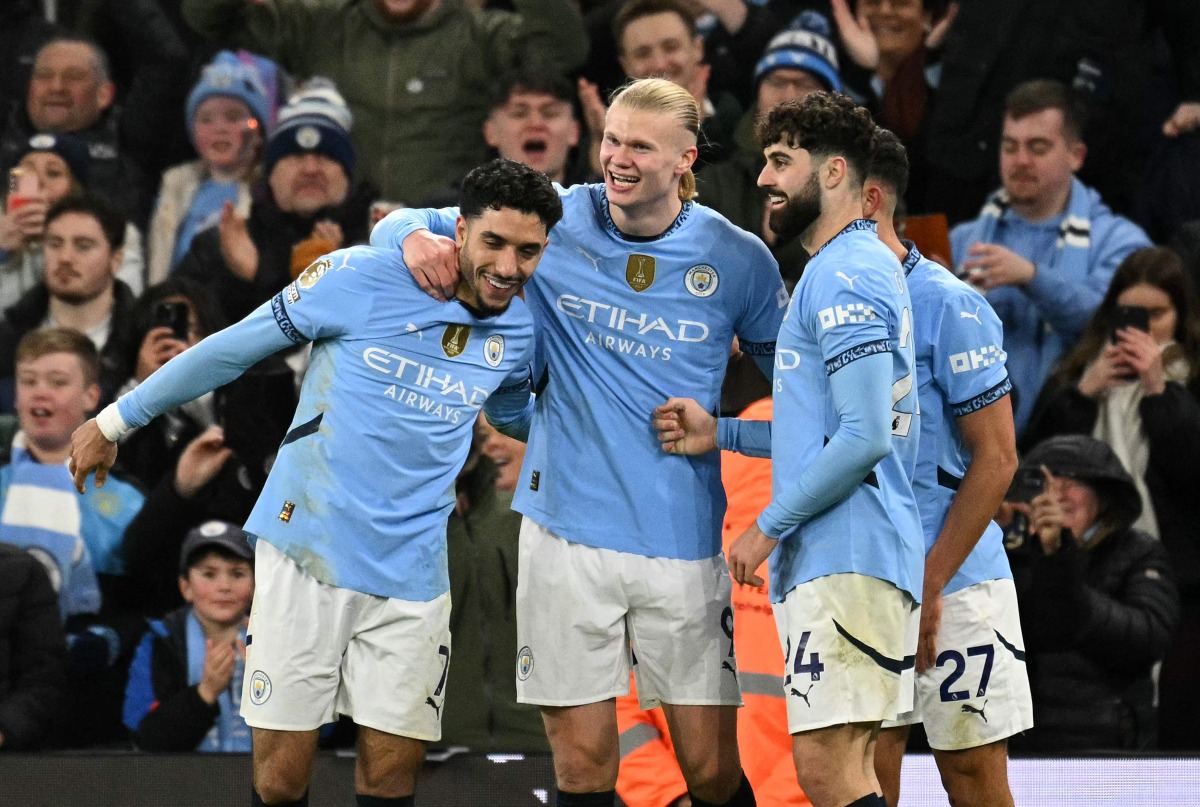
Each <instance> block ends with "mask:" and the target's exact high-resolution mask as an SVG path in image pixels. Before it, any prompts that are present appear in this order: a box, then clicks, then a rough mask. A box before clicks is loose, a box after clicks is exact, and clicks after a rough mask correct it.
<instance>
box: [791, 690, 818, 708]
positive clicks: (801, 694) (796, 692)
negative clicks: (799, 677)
mask: <svg viewBox="0 0 1200 807" xmlns="http://www.w3.org/2000/svg"><path fill="white" fill-rule="evenodd" d="M815 686H816V684H809V685H808V689H806V690H804V691H803V692H801V691H800V690H798V689H796V688H795V687H791V688H790V689H791V694H792V695H795V696H796V697H797V698H803V699H804V705H805V706H807V707H808V708H809V709H811V708H812V704H811V703H809V702H808V693H810V692H812V688H813V687H815Z"/></svg>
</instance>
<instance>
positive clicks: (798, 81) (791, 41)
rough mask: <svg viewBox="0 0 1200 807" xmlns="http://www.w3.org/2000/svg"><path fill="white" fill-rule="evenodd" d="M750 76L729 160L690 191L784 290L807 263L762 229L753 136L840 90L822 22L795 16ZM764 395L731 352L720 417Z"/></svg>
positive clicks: (809, 15)
mask: <svg viewBox="0 0 1200 807" xmlns="http://www.w3.org/2000/svg"><path fill="white" fill-rule="evenodd" d="M754 77H755V81H756V82H757V88H756V91H757V96H756V102H755V105H754V106H753V107H751V108H750V110H749V111H747V112H746V114H745V115H743V116H742V119H741V121H740V122H739V123H738V127H737V130H736V131H735V133H734V143H733V152H732V154H731V155H730V158H729V159H728V160H726V161H725V162H723V163H718V164H717V165H711V166H709V167H707V168H706V169H704V170H703V171H701V172H700V173H698V174H697V175H696V190H697V192H698V194H699V195H698V199H699V201H700V203H701V204H704V205H707V206H708V207H711V208H713V209H714V210H716V211H717V212H718V213H720V214H721V215H723V216H725V218H727V219H729V220H730V221H731V222H733V223H734V224H736V225H737V226H739V227H741V228H742V229H743V230H747V231H749V232H752V233H754V234H755V235H757V236H758V237H759V238H761V239H762V240H763V242H764V243H765V244H766V245H767V246H768V247H769V248H770V249H771V254H772V255H774V256H775V260H776V261H778V263H779V272H780V274H781V275H783V280H784V282H785V283H786V284H787V285H788V287H789V288H791V287H792V286H794V285H795V284H796V281H797V280H799V279H800V275H801V273H802V272H803V271H804V266H805V264H807V263H808V253H807V252H805V251H804V246H803V245H802V244H801V243H800V239H799V238H798V237H794V236H787V237H780V236H778V235H776V234H775V233H774V231H772V230H771V228H770V227H769V226H767V218H768V214H769V207H770V202H769V200H768V197H767V192H766V190H765V189H763V188H760V187H759V186H758V175H759V173H761V172H762V169H763V166H764V165H766V163H767V161H766V158H765V157H764V156H763V150H762V149H761V148H759V145H758V141H757V140H756V139H755V137H754V124H755V121H757V120H758V116H759V115H760V114H761V113H763V112H766V111H767V110H768V109H770V108H771V107H773V106H775V105H776V104H781V103H783V102H784V101H792V100H795V101H800V100H803V99H804V98H805V97H807V96H808V94H809V93H813V92H820V91H822V90H825V91H830V90H832V91H840V90H841V88H842V82H841V78H840V77H839V75H838V61H837V52H836V49H835V48H834V45H833V42H832V41H831V40H830V26H829V20H827V19H826V18H825V17H823V16H821V15H820V14H818V13H817V12H815V11H805V12H803V13H801V14H800V15H799V16H798V17H796V20H795V22H794V23H793V27H791V28H789V29H787V30H786V31H783V32H781V33H780V34H779V35H778V36H776V37H775V38H774V39H772V40H771V43H770V45H769V46H768V48H767V50H766V52H764V53H763V54H762V58H760V59H759V60H758V63H757V65H756V66H755V70H754ZM770 392H771V389H770V381H769V380H768V379H766V378H764V377H763V374H762V373H760V372H759V370H758V367H757V366H755V364H754V362H753V361H751V360H750V357H749V356H746V355H744V354H743V353H742V352H741V351H740V350H736V349H735V350H734V351H733V352H732V353H731V355H730V360H729V363H728V365H727V367H726V370H725V381H724V383H723V384H722V387H721V413H722V414H724V415H729V416H736V415H737V413H738V412H740V411H742V409H744V408H745V407H746V406H748V405H749V404H750V403H752V402H754V401H756V400H758V399H759V398H762V397H763V396H765V395H769V394H770Z"/></svg>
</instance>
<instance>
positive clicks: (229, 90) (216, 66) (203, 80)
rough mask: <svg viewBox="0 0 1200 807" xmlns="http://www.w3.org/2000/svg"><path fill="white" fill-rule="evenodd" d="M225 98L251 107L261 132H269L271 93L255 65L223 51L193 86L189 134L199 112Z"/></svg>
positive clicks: (189, 113) (189, 102) (190, 96)
mask: <svg viewBox="0 0 1200 807" xmlns="http://www.w3.org/2000/svg"><path fill="white" fill-rule="evenodd" d="M218 95H223V96H228V97H229V98H236V99H238V100H239V101H241V102H242V103H244V104H245V105H246V106H247V107H249V108H250V114H251V115H253V116H254V118H255V119H256V120H257V121H258V128H259V131H261V132H265V131H267V124H268V123H270V120H271V102H270V101H269V100H268V98H267V95H268V93H267V90H266V87H265V85H264V84H263V80H262V76H261V75H259V72H258V70H257V69H255V67H254V65H252V64H247V63H246V62H243V61H242V60H241V59H239V58H238V56H237V54H235V53H232V52H230V51H227V50H223V51H221V52H220V53H218V54H217V55H216V56H214V57H213V60H212V61H211V62H209V63H208V64H207V65H205V66H204V70H202V71H201V73H200V80H199V81H198V82H196V86H195V87H192V91H191V93H190V94H189V95H188V99H187V125H188V132H189V135H190V133H191V130H192V121H193V120H195V118H196V110H197V109H199V107H200V104H202V103H204V101H205V100H207V99H209V98H212V97H214V96H218Z"/></svg>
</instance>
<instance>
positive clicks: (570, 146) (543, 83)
mask: <svg viewBox="0 0 1200 807" xmlns="http://www.w3.org/2000/svg"><path fill="white" fill-rule="evenodd" d="M574 101H575V91H574V89H573V88H572V86H571V83H570V82H569V81H567V80H566V79H565V78H563V77H562V76H559V75H556V74H554V73H547V72H545V71H540V70H515V71H512V72H509V73H507V74H505V75H504V76H502V77H501V78H500V81H499V82H498V83H497V85H496V88H495V89H494V91H493V94H492V107H491V110H490V111H489V112H488V116H487V120H485V121H484V122H483V137H484V140H486V141H487V144H488V146H489V147H490V148H491V149H492V150H493V151H494V152H495V154H493V155H491V156H493V157H496V156H498V157H504V158H505V159H508V160H516V161H517V162H519V163H523V164H525V165H528V166H529V167H530V168H536V169H537V170H538V171H541V172H542V173H543V174H545V175H546V176H548V177H550V179H551V180H553V181H554V182H557V183H559V184H560V185H565V186H570V185H576V184H578V183H580V182H585V181H587V180H588V179H589V177H588V175H587V168H586V165H585V164H584V161H582V160H579V159H576V157H577V155H576V154H575V147H576V146H578V145H579V132H580V126H579V118H578V117H577V116H576V114H575V104H574ZM461 184H462V178H461V177H460V178H459V180H458V181H456V182H455V183H453V185H450V186H447V187H445V188H443V189H441V190H440V191H438V192H437V193H435V194H433V195H432V196H430V197H429V198H428V199H426V200H425V201H424V202H423V203H422V205H421V206H422V207H454V206H456V205H457V204H458V188H459V186H460V185H461Z"/></svg>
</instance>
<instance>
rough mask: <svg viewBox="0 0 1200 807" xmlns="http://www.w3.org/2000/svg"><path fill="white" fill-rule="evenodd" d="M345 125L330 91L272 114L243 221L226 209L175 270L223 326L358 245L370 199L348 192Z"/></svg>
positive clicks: (314, 90) (321, 86) (320, 89)
mask: <svg viewBox="0 0 1200 807" xmlns="http://www.w3.org/2000/svg"><path fill="white" fill-rule="evenodd" d="M352 123H353V117H352V116H351V114H350V110H349V109H348V108H347V107H346V104H345V101H344V100H343V99H342V96H341V95H340V94H339V93H338V91H337V89H336V88H334V87H333V85H332V84H330V83H329V82H328V81H324V80H315V79H314V80H313V81H311V82H309V84H308V85H306V86H305V87H304V88H302V89H300V90H299V91H298V92H297V93H296V94H294V95H293V96H292V97H291V98H290V99H288V102H287V104H286V105H284V106H283V107H281V108H280V110H279V120H278V123H277V125H276V127H275V131H274V132H272V134H271V138H270V140H268V141H267V153H266V166H265V167H266V183H265V186H263V185H259V186H258V187H256V189H255V196H254V199H253V201H252V202H251V205H250V216H249V218H247V219H243V218H241V217H240V216H238V215H237V214H236V213H235V212H234V209H233V204H232V203H231V202H228V201H227V202H225V204H224V206H223V207H222V209H221V220H220V223H219V224H218V226H217V227H213V228H209V229H208V230H206V231H204V232H202V233H200V234H198V235H197V236H196V238H195V239H194V240H193V241H192V246H191V249H190V250H189V251H188V253H187V255H185V256H184V258H183V260H182V261H181V262H180V264H179V266H178V267H177V268H176V272H177V273H178V274H179V276H180V277H185V278H189V279H191V280H194V281H196V282H197V283H199V284H201V285H203V286H206V287H207V288H208V289H209V290H210V291H212V292H213V294H214V295H215V296H216V297H217V299H218V300H219V301H220V303H221V306H222V310H223V313H224V315H225V318H226V319H227V320H229V321H237V320H240V319H241V318H242V317H244V316H245V315H246V314H248V313H250V311H252V310H253V309H254V308H255V307H257V306H258V305H259V304H260V303H262V302H265V301H266V300H269V299H270V298H271V297H272V296H273V295H274V294H275V293H276V292H278V291H279V290H280V289H281V288H283V287H284V286H285V285H287V283H288V282H290V281H291V280H292V279H294V278H295V277H296V276H297V275H298V274H299V273H300V272H302V271H303V270H304V268H305V267H306V266H308V264H309V263H311V262H312V261H313V260H315V259H316V258H318V257H320V256H321V255H323V254H325V253H327V252H332V251H333V250H335V249H339V248H341V247H343V246H351V245H353V244H356V243H362V242H364V241H366V239H367V215H368V213H367V211H368V207H369V206H370V204H371V202H372V200H373V196H374V192H373V190H372V189H371V188H370V187H369V186H367V185H364V184H360V185H358V186H357V187H355V186H354V185H353V184H352V178H353V176H354V167H355V161H356V152H355V150H354V146H353V145H352V144H351V142H350V128H351V125H352ZM410 162H412V163H424V162H427V160H426V159H425V158H422V159H420V160H410Z"/></svg>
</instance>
